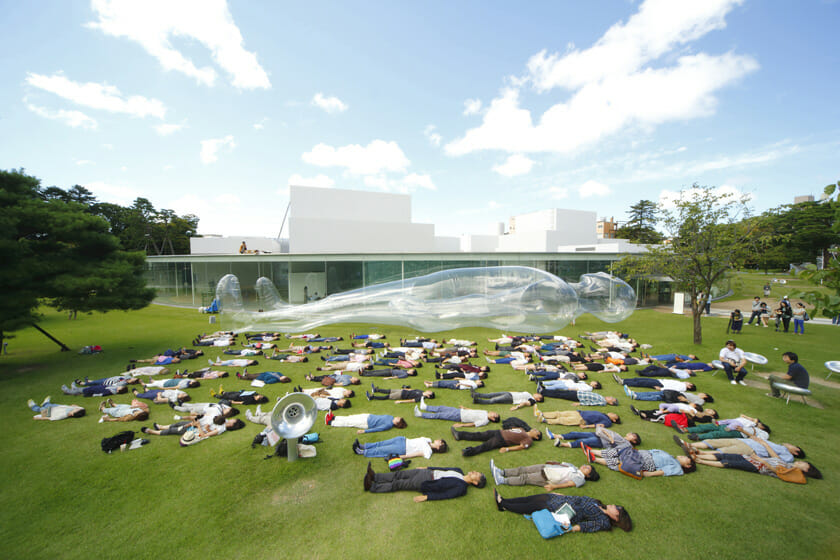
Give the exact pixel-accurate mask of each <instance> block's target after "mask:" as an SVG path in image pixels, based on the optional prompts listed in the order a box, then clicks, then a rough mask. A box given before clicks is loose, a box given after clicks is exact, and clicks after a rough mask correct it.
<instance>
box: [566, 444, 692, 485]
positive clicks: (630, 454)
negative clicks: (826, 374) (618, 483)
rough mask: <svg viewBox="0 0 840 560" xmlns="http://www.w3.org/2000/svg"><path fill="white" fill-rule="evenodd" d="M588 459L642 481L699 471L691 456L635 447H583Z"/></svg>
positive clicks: (584, 445)
mask: <svg viewBox="0 0 840 560" xmlns="http://www.w3.org/2000/svg"><path fill="white" fill-rule="evenodd" d="M581 449H583V452H584V454H585V455H586V459H587V460H588V461H589V462H591V463H597V464H599V465H605V466H606V467H607V468H609V469H610V470H613V471H618V472H621V473H622V474H626V475H628V476H631V477H633V478H637V479H641V478H648V477H654V476H681V475H683V474H687V473H692V472H694V471H696V470H697V465H696V464H695V463H694V460H693V459H692V458H691V457H690V456H689V455H677V456H676V457H673V456H671V455H670V454H669V453H666V452H665V451H662V450H661V449H634V448H633V447H622V448H615V447H611V448H607V449H592V448H590V447H587V446H586V444H583V445H581Z"/></svg>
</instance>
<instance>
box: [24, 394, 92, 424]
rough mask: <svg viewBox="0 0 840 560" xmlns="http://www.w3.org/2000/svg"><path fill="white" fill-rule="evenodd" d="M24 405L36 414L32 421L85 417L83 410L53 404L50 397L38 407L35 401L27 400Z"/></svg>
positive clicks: (72, 405)
mask: <svg viewBox="0 0 840 560" xmlns="http://www.w3.org/2000/svg"><path fill="white" fill-rule="evenodd" d="M26 405H27V406H28V407H29V408H30V409H32V412H37V413H38V414H36V415H35V416H33V417H32V419H33V420H53V421H55V420H64V419H65V418H81V417H82V416H84V415H85V409H84V408H82V407H81V406H78V405H75V404H54V403H52V402H51V401H50V397H47V398H45V399H44V401H43V402H42V403H41V404H40V405H38V404H35V401H33V400H32V399H29V400H28V401H26Z"/></svg>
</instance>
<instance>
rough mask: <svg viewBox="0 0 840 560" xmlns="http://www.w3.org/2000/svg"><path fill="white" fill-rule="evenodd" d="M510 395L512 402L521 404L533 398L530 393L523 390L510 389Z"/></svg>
mask: <svg viewBox="0 0 840 560" xmlns="http://www.w3.org/2000/svg"><path fill="white" fill-rule="evenodd" d="M510 395H511V396H512V397H513V404H522V403H524V402H528V400H529V399H531V398H533V397H532V396H531V393H526V392H524V391H510Z"/></svg>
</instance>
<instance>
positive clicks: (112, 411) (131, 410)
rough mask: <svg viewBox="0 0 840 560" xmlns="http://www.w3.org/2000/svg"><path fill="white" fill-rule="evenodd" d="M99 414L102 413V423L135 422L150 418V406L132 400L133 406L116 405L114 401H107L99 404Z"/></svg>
mask: <svg viewBox="0 0 840 560" xmlns="http://www.w3.org/2000/svg"><path fill="white" fill-rule="evenodd" d="M99 412H102V413H103V414H102V417H101V418H100V419H99V421H100V422H131V421H133V420H146V419H148V418H149V405H147V404H146V403H144V402H140V401H138V400H137V399H132V401H131V404H114V401H113V400H111V399H107V400H104V401H102V402H101V403H99Z"/></svg>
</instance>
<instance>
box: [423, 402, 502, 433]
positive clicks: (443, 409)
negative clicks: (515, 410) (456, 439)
mask: <svg viewBox="0 0 840 560" xmlns="http://www.w3.org/2000/svg"><path fill="white" fill-rule="evenodd" d="M414 416H416V417H418V418H426V419H429V420H450V421H452V422H456V424H453V425H452V426H453V427H455V428H480V427H482V426H486V425H487V424H488V423H489V422H498V421H499V420H500V419H501V417H500V416H499V413H498V412H494V411H488V410H475V409H472V408H465V407H463V406H462V407H460V408H455V407H452V406H434V405H428V404H426V403H425V399H422V398H421V399H420V406H419V407H418V406H416V405H415V406H414Z"/></svg>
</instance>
